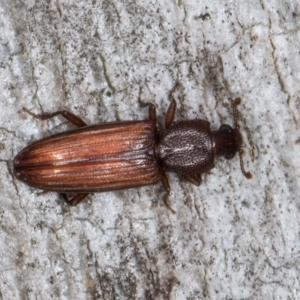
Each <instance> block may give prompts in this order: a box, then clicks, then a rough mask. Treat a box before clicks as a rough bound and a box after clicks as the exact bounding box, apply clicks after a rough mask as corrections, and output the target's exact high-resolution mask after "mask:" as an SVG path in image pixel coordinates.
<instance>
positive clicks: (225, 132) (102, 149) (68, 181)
mask: <svg viewBox="0 0 300 300" xmlns="http://www.w3.org/2000/svg"><path fill="white" fill-rule="evenodd" d="M177 86H178V83H177V84H176V85H175V86H174V88H173V89H172V90H171V92H170V94H169V97H170V99H171V103H170V105H169V108H168V110H167V113H166V116H165V128H164V129H163V130H161V131H158V130H157V124H156V109H155V107H154V105H153V104H149V118H148V120H140V121H123V122H112V123H104V124H100V125H93V126H87V124H86V123H85V122H84V121H83V120H82V119H81V118H79V117H78V116H76V115H74V114H72V113H71V112H69V111H66V110H63V111H57V112H54V113H50V114H42V115H36V114H33V113H32V112H30V111H28V110H27V109H25V108H24V110H25V111H26V112H28V113H29V114H31V115H32V116H34V117H36V118H39V119H41V120H47V119H50V118H53V117H55V116H58V115H61V116H63V117H64V118H65V119H67V120H68V121H69V122H71V123H72V124H74V125H75V126H77V127H78V128H77V129H75V130H71V131H67V132H64V133H60V134H56V135H54V136H50V137H47V138H43V139H41V140H39V141H36V142H34V143H33V144H31V145H29V146H27V147H26V148H24V149H23V150H22V151H21V152H20V153H19V154H17V156H16V157H15V159H14V162H13V165H14V174H15V176H16V177H17V178H18V179H19V180H21V181H23V182H25V183H26V184H28V185H29V186H32V187H35V188H39V189H42V190H46V191H56V192H59V193H61V194H62V195H63V197H64V198H65V199H66V200H67V202H68V203H69V204H71V205H77V204H78V203H79V202H81V201H82V200H83V199H84V198H85V197H86V196H87V195H88V194H89V193H91V192H101V191H112V190H118V189H125V188H132V187H139V186H144V185H149V184H155V183H158V182H159V181H160V182H162V185H163V187H164V189H165V190H166V192H167V195H168V194H169V192H170V185H169V181H168V178H167V176H166V172H175V173H177V174H179V175H181V176H182V177H183V178H185V179H186V180H188V181H190V182H191V183H193V184H195V185H200V183H201V174H202V173H204V172H207V171H209V170H210V169H212V168H213V167H214V160H215V157H217V156H224V157H225V158H226V159H231V158H233V157H234V156H235V154H236V153H237V152H238V154H239V158H240V167H241V171H242V173H243V174H244V175H245V176H246V177H247V178H251V173H249V172H246V171H245V169H244V165H243V160H242V154H243V151H242V149H241V146H242V136H241V134H240V131H239V125H238V119H239V118H238V111H237V106H238V105H239V104H240V102H241V99H240V98H237V99H235V100H234V102H233V104H232V109H233V119H234V128H232V127H231V126H229V125H226V124H222V125H221V126H220V128H219V130H216V131H211V129H210V123H209V122H208V121H206V120H186V121H179V122H176V123H174V124H173V121H174V117H175V112H176V101H175V99H174V96H173V92H174V90H175V88H176V87H177ZM140 94H141V89H140ZM139 97H140V96H139ZM70 192H73V193H75V196H74V197H73V198H72V199H68V198H67V196H66V193H70ZM166 199H167V197H164V202H165V204H166V205H167V207H168V208H169V209H171V210H172V208H171V207H170V206H169V204H168V201H167V200H166ZM172 211H173V210H172ZM173 212H174V211H173Z"/></svg>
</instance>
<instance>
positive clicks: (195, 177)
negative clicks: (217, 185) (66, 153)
mask: <svg viewBox="0 0 300 300" xmlns="http://www.w3.org/2000/svg"><path fill="white" fill-rule="evenodd" d="M182 177H183V178H184V179H186V180H187V181H189V182H191V183H192V184H194V185H196V186H199V185H200V184H201V182H202V179H201V175H200V174H186V175H183V176H182Z"/></svg>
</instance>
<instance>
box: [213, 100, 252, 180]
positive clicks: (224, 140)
mask: <svg viewBox="0 0 300 300" xmlns="http://www.w3.org/2000/svg"><path fill="white" fill-rule="evenodd" d="M240 103H241V98H237V99H235V100H234V102H233V104H232V111H233V119H234V127H235V128H232V127H231V126H229V125H227V124H222V125H221V126H220V128H219V130H218V131H214V132H213V142H214V145H213V147H214V151H215V154H216V155H222V156H224V157H225V158H226V159H231V158H233V157H234V156H235V154H236V153H237V152H238V154H239V159H240V165H241V171H242V173H243V175H244V176H245V177H247V178H248V179H250V178H252V174H251V173H250V172H246V171H245V169H244V163H243V150H242V143H243V139H242V135H241V133H240V131H239V125H238V120H239V114H238V110H237V106H238V105H239V104H240Z"/></svg>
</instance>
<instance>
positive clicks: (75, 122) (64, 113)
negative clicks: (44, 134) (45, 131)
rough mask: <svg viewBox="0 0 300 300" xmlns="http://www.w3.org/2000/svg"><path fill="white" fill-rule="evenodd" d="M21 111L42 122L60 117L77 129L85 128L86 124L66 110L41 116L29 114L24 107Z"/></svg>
mask: <svg viewBox="0 0 300 300" xmlns="http://www.w3.org/2000/svg"><path fill="white" fill-rule="evenodd" d="M23 110H24V111H26V112H27V113H28V114H30V115H31V116H33V117H35V118H38V119H40V120H42V121H44V120H48V119H51V118H53V117H56V116H58V115H61V116H63V117H64V118H65V119H66V120H68V121H69V122H70V123H72V124H73V125H75V126H77V127H84V126H87V124H86V123H85V122H84V121H83V120H82V119H80V118H79V117H77V116H76V115H74V114H73V113H71V112H69V111H67V110H59V111H56V112H54V113H48V114H41V115H37V114H34V113H33V112H31V111H30V110H28V109H27V108H25V107H23Z"/></svg>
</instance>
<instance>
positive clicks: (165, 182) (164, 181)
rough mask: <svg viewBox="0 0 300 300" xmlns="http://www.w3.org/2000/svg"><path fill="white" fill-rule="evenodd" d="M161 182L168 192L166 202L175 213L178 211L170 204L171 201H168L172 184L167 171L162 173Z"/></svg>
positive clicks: (165, 197) (164, 198) (164, 199)
mask: <svg viewBox="0 0 300 300" xmlns="http://www.w3.org/2000/svg"><path fill="white" fill-rule="evenodd" d="M161 183H162V185H163V187H164V189H165V191H166V192H167V193H166V194H165V195H164V197H163V201H164V204H165V206H166V207H167V208H168V209H169V210H170V211H171V212H172V213H173V214H175V213H176V212H175V210H174V209H173V208H172V207H171V206H170V202H169V201H168V197H169V195H170V184H169V180H168V177H167V175H166V174H165V173H162V174H161Z"/></svg>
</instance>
